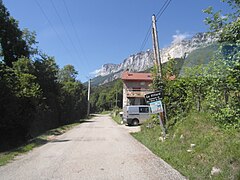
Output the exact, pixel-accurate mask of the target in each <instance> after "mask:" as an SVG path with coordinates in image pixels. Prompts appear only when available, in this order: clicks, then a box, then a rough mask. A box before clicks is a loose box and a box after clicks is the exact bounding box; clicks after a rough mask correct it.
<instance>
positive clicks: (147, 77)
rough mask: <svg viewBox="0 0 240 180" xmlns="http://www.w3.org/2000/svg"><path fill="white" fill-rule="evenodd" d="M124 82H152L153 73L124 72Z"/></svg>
mask: <svg viewBox="0 0 240 180" xmlns="http://www.w3.org/2000/svg"><path fill="white" fill-rule="evenodd" d="M122 80H129V81H141V80H142V81H152V74H151V73H131V72H128V71H125V72H123V74H122Z"/></svg>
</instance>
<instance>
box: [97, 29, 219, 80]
mask: <svg viewBox="0 0 240 180" xmlns="http://www.w3.org/2000/svg"><path fill="white" fill-rule="evenodd" d="M216 40H217V39H216V38H215V37H213V36H211V35H209V34H207V33H198V34H196V35H195V36H193V37H192V38H190V39H182V40H179V41H173V42H172V43H171V45H170V46H169V47H167V48H163V49H161V50H160V56H161V62H162V63H164V62H167V61H168V58H169V57H172V58H183V57H186V56H188V54H189V53H191V52H192V51H193V50H196V49H198V48H201V47H206V46H209V45H210V44H212V43H213V42H215V41H216ZM152 66H153V53H152V50H147V51H146V52H140V53H137V54H133V55H130V56H129V57H128V58H126V59H124V61H123V62H122V63H120V64H104V65H103V66H102V67H101V68H100V69H98V70H96V71H95V72H96V73H95V76H96V77H97V76H102V77H103V78H104V77H106V78H105V80H104V81H103V82H101V84H104V83H107V82H109V81H112V80H114V79H117V78H119V77H120V76H121V74H122V72H123V71H125V70H129V71H131V72H139V71H144V70H146V69H149V68H150V67H152Z"/></svg>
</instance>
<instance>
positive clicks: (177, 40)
mask: <svg viewBox="0 0 240 180" xmlns="http://www.w3.org/2000/svg"><path fill="white" fill-rule="evenodd" d="M190 36H191V35H190V34H189V33H187V32H185V33H180V31H178V30H177V31H176V34H175V35H173V36H172V38H173V43H180V42H181V41H182V40H184V39H186V38H189V37H190Z"/></svg>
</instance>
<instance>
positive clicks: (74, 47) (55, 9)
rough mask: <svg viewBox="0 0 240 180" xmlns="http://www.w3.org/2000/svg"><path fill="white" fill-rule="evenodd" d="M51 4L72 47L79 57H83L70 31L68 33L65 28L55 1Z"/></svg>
mask: <svg viewBox="0 0 240 180" xmlns="http://www.w3.org/2000/svg"><path fill="white" fill-rule="evenodd" d="M51 4H52V6H53V9H54V11H55V13H56V15H57V17H58V19H59V20H60V22H61V24H62V26H63V29H64V31H65V33H66V35H67V38H68V40H69V41H70V43H71V45H72V47H73V49H75V51H76V53H77V55H78V56H79V57H81V55H80V54H79V52H78V49H77V48H76V46H75V44H74V42H73V40H72V38H71V36H70V34H69V33H68V31H67V28H66V26H65V25H64V23H63V20H62V18H61V16H60V15H59V13H58V10H57V8H56V6H55V4H54V2H53V0H51Z"/></svg>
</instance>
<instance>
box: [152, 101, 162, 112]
mask: <svg viewBox="0 0 240 180" xmlns="http://www.w3.org/2000/svg"><path fill="white" fill-rule="evenodd" d="M149 104H150V107H151V110H152V113H153V114H157V113H160V112H163V106H162V101H155V102H151V103H149Z"/></svg>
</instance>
